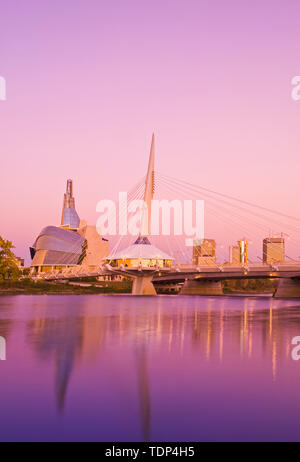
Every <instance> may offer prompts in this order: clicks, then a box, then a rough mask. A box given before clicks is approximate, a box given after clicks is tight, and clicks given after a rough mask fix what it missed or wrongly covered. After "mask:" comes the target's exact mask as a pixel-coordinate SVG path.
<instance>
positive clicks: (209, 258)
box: [193, 239, 216, 266]
mask: <svg viewBox="0 0 300 462" xmlns="http://www.w3.org/2000/svg"><path fill="white" fill-rule="evenodd" d="M215 264H216V241H215V240H214V239H199V240H194V245H193V265H196V266H198V265H199V266H201V265H215Z"/></svg>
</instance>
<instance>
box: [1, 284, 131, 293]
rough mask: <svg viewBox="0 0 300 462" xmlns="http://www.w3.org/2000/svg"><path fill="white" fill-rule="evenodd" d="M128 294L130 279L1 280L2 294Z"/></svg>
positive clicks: (129, 291)
mask: <svg viewBox="0 0 300 462" xmlns="http://www.w3.org/2000/svg"><path fill="white" fill-rule="evenodd" d="M107 293H114V294H126V293H131V282H130V281H103V283H102V284H100V283H99V282H97V284H82V285H79V284H78V285H77V284H76V285H75V284H74V285H73V284H68V283H66V284H62V283H58V282H51V281H41V280H38V281H33V280H21V281H5V282H0V296H1V295H20V294H22V295H26V294H28V295H46V294H59V295H72V294H74V295H76V294H77V295H82V294H107Z"/></svg>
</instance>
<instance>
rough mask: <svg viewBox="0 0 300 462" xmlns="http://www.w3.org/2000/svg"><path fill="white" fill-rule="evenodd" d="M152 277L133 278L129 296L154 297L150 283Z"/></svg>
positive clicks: (154, 291) (153, 290) (154, 293)
mask: <svg viewBox="0 0 300 462" xmlns="http://www.w3.org/2000/svg"><path fill="white" fill-rule="evenodd" d="M152 278H153V276H136V277H134V278H133V283H132V291H131V295H156V290H155V287H154V285H153V283H152Z"/></svg>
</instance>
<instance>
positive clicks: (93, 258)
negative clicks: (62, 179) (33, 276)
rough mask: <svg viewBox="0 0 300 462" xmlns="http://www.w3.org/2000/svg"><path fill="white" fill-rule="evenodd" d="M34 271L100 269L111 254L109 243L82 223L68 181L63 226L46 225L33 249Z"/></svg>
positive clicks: (85, 223)
mask: <svg viewBox="0 0 300 462" xmlns="http://www.w3.org/2000/svg"><path fill="white" fill-rule="evenodd" d="M30 254H31V258H32V263H31V267H32V271H33V272H51V271H55V270H60V269H62V268H66V267H67V268H68V267H73V266H76V265H83V266H84V267H85V268H86V269H87V270H93V269H95V268H98V267H99V265H100V263H101V261H102V260H103V258H104V257H105V256H106V255H107V254H108V242H107V240H105V239H103V238H101V236H100V235H99V234H98V232H97V230H96V227H95V226H90V225H88V224H87V222H86V221H84V220H80V218H79V216H78V214H77V212H76V209H75V199H74V197H73V182H72V180H68V181H67V190H66V193H65V194H64V201H63V207H62V217H61V224H60V226H46V227H45V228H43V229H42V231H41V232H40V234H39V235H38V237H37V238H36V240H35V242H34V244H33V246H32V247H31V248H30Z"/></svg>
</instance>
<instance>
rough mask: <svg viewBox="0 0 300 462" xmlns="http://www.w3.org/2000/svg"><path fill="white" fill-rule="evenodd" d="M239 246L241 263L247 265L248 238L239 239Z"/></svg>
mask: <svg viewBox="0 0 300 462" xmlns="http://www.w3.org/2000/svg"><path fill="white" fill-rule="evenodd" d="M238 246H239V260H240V264H241V265H246V264H247V263H248V242H247V241H246V239H245V238H244V239H241V240H240V241H238Z"/></svg>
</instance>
